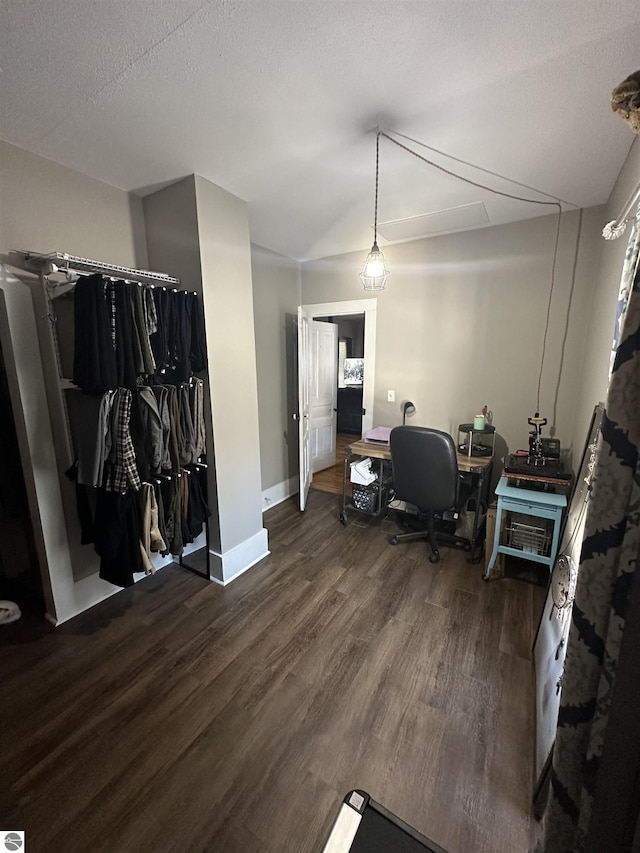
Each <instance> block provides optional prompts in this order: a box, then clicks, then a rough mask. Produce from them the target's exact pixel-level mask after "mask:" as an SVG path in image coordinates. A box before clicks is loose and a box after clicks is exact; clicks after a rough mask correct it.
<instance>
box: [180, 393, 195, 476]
mask: <svg viewBox="0 0 640 853" xmlns="http://www.w3.org/2000/svg"><path fill="white" fill-rule="evenodd" d="M178 409H179V413H180V429H181V432H182V444H181V446H180V464H181V465H189V464H190V463H191V462H196V461H197V458H198V457H197V456H196V455H195V449H196V435H195V429H194V426H193V418H192V416H191V402H190V399H189V386H188V385H187V384H186V383H183V384H182V385H181V386H180V388H179V389H178Z"/></svg>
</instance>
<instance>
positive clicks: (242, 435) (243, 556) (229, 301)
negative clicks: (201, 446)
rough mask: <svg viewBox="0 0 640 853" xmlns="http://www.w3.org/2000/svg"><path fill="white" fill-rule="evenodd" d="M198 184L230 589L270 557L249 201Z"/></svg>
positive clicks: (222, 570)
mask: <svg viewBox="0 0 640 853" xmlns="http://www.w3.org/2000/svg"><path fill="white" fill-rule="evenodd" d="M195 181H196V184H195V186H196V204H197V216H198V234H199V239H200V258H201V265H202V295H203V302H204V313H205V325H206V333H207V355H208V364H209V389H210V396H211V421H212V428H213V447H214V454H215V477H216V483H217V493H218V513H219V531H218V532H217V534H215V533H214V536H215V535H219V542H217V543H214V548H215V545H216V544H217V545H218V549H219V553H218V554H217V555H214V556H216V557H217V558H218V559H217V566H218V569H219V574H218V575H217V577H218V579H219V580H222V581H224V582H226V581H228V580H230V579H231V578H232V577H233V576H234V575H235V574H237V573H238V572H240V571H243V570H244V569H245V568H248V567H249V565H250V564H251V563H252V562H255V561H256V560H258V559H260V558H261V557H263V556H265V554H266V553H267V536H266V531H265V530H264V528H263V527H262V500H261V478H260V440H259V427H258V391H257V379H256V343H255V331H254V322H253V292H252V282H251V248H250V242H249V217H248V212H247V205H246V204H245V202H243V201H241V200H240V199H238V198H236V197H235V196H233V195H231V194H230V193H228V192H226V191H225V190H223V189H221V188H220V187H217V186H215V184H212V183H211V182H210V181H207V180H205V179H204V178H202V177H200V176H199V175H196V178H195ZM215 565H216V563H215V562H214V564H213V566H212V571H213V570H214V568H215Z"/></svg>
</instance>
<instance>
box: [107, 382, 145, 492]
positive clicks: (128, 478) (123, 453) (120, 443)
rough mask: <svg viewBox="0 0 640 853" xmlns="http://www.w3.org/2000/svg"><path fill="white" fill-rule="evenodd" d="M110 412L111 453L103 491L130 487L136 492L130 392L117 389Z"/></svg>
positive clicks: (136, 480)
mask: <svg viewBox="0 0 640 853" xmlns="http://www.w3.org/2000/svg"><path fill="white" fill-rule="evenodd" d="M111 411H112V418H111V453H110V456H109V465H108V471H107V478H106V482H105V489H106V490H107V491H108V492H126V491H127V487H128V486H131V488H132V489H134V490H135V491H137V490H138V489H139V488H140V476H139V474H138V468H137V466H136V455H135V452H134V450H133V442H132V441H131V433H130V431H129V421H130V419H131V391H129V390H128V389H126V388H119V389H118V391H117V392H116V400H115V401H114V404H113V407H112V409H111Z"/></svg>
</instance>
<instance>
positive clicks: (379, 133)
mask: <svg viewBox="0 0 640 853" xmlns="http://www.w3.org/2000/svg"><path fill="white" fill-rule="evenodd" d="M376 132H377V137H378V138H379V137H380V136H384V138H385V139H388V140H389V142H393V144H394V145H397V146H398V148H402V149H403V150H404V151H407V152H408V153H409V154H413V156H414V157H417V158H418V160H422V161H423V162H424V163H426V164H427V165H429V166H433V168H434V169H438V170H439V171H440V172H444V173H445V174H446V175H450V176H451V177H452V178H457V179H458V180H459V181H464V183H465V184H471V186H474V187H478V188H479V189H482V190H486V191H487V192H490V193H493V194H494V195H499V196H503V197H504V198H512V199H515V200H516V201H523V202H526V203H527V204H542V205H545V206H547V207H555V208H556V210H557V211H558V219H557V222H556V236H555V242H554V247H553V263H552V265H551V284H550V287H549V299H548V301H547V316H546V319H545V324H544V336H543V339H542V355H541V357H540V371H539V373H538V387H537V392H536V409H535V410H536V414H538V412H539V411H540V386H541V384H542V372H543V369H544V360H545V356H546V351H547V336H548V333H549V321H550V318H551V303H552V301H553V291H554V288H555V282H556V261H557V258H558V244H559V241H560V219H561V216H562V203H561V202H560V200H559V199H554V201H541V200H540V199H534V198H524V197H523V196H519V195H514V194H513V193H508V192H505V191H503V190H496V189H493V187H488V186H486V185H485V184H481V183H480V182H479V181H473V180H472V179H471V178H464V177H463V176H462V175H458V174H457V173H456V172H452V171H451V170H450V169H446V168H445V167H444V166H441V165H440V164H439V163H434V162H433V160H429V159H428V158H427V157H423V156H422V154H418V152H417V151H414V150H413V149H412V148H409V147H408V146H407V145H404V144H403V143H402V142H398V140H397V139H394V138H393V137H392V136H389V134H388V133H385V132H384V131H382V130H377V131H376ZM398 135H400V134H398ZM405 138H406V137H405ZM412 141H413V140H412ZM418 144H421V143H418ZM424 147H425V148H428V147H429V146H424ZM439 153H440V152H439ZM445 156H449V155H445ZM452 159H454V160H455V159H457V158H455V157H453V158H452ZM459 162H465V161H459ZM465 165H467V166H472V167H473V168H476V169H481V167H480V166H473V164H472V163H465ZM481 171H483V172H486V171H487V170H486V169H481ZM499 177H501V178H504V176H503V175H500V176H499ZM504 180H507V181H508V180H510V178H504ZM513 183H517V181H514V182H513ZM521 186H522V185H521ZM534 192H541V190H534ZM542 194H543V195H548V194H547V193H542ZM548 197H549V198H554V196H548ZM568 203H569V204H570V202H568Z"/></svg>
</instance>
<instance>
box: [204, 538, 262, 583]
mask: <svg viewBox="0 0 640 853" xmlns="http://www.w3.org/2000/svg"><path fill="white" fill-rule="evenodd" d="M270 553H271V552H270V551H269V538H268V534H267V531H266V530H265V528H264V527H263V528H262V529H261V530H259V531H258V532H257V533H256V534H255V535H254V536H251V537H250V538H249V539H245V541H244V542H242V543H240V545H237V546H236V547H235V548H232V549H231V550H230V551H227V552H226V553H224V554H218V552H217V551H212V550H211V551H209V566H210V569H211V580H212V581H214V583H218V584H221V585H222V586H226V585H227V584H228V583H231V581H232V580H235V579H236V578H237V577H239V576H240V575H241V574H243V573H244V572H246V571H247V569H250V568H251V566H255V564H256V563H259V562H260V560H263V559H264V558H265V557H267V556H269V554H270Z"/></svg>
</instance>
